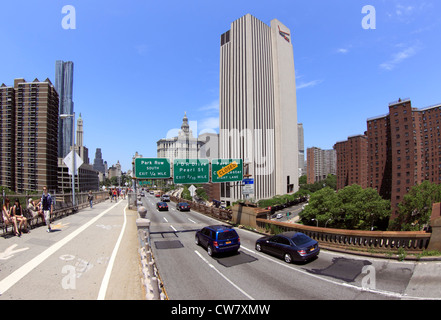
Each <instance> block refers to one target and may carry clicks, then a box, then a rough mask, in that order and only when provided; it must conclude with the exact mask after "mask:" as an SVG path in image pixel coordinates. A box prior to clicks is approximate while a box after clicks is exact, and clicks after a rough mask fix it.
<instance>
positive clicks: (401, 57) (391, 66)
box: [380, 46, 418, 71]
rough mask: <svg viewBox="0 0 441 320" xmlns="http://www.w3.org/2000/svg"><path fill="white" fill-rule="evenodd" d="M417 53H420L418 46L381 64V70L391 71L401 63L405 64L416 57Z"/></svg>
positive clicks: (409, 48)
mask: <svg viewBox="0 0 441 320" xmlns="http://www.w3.org/2000/svg"><path fill="white" fill-rule="evenodd" d="M417 52H418V47H417V46H412V47H408V48H406V49H404V50H402V51H400V52H398V53H395V54H394V55H392V59H391V60H389V61H386V62H384V63H382V64H380V68H382V69H384V70H387V71H391V70H393V69H394V68H395V67H396V66H397V65H398V64H400V63H402V62H404V61H405V60H407V59H409V58H411V57H413V56H414V55H416V53H417Z"/></svg>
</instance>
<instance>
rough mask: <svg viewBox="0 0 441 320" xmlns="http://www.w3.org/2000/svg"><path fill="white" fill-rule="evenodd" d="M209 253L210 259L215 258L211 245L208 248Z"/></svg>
mask: <svg viewBox="0 0 441 320" xmlns="http://www.w3.org/2000/svg"><path fill="white" fill-rule="evenodd" d="M207 253H208V255H209V256H210V257H211V256H213V248H212V247H211V246H210V245H209V246H208V247H207Z"/></svg>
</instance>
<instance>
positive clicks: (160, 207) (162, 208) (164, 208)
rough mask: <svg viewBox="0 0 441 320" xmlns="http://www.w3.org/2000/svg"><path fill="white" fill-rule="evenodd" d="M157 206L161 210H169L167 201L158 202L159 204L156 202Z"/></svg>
mask: <svg viewBox="0 0 441 320" xmlns="http://www.w3.org/2000/svg"><path fill="white" fill-rule="evenodd" d="M156 208H157V209H158V210H159V211H163V210H166V211H168V205H167V203H165V202H162V201H161V202H158V203H157V204H156Z"/></svg>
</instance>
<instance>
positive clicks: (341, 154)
mask: <svg viewBox="0 0 441 320" xmlns="http://www.w3.org/2000/svg"><path fill="white" fill-rule="evenodd" d="M440 121H441V104H440V105H435V106H432V107H428V108H424V109H416V108H412V105H411V101H410V99H405V100H401V99H400V100H398V101H397V102H393V103H390V104H389V114H387V115H384V116H379V117H375V118H370V119H368V120H367V132H366V133H365V136H358V137H360V138H359V139H362V138H361V137H365V139H366V144H367V145H366V156H367V157H366V161H365V162H363V161H364V160H363V159H361V157H358V158H357V157H356V156H357V148H356V147H355V148H354V145H355V144H356V142H352V145H351V144H350V140H353V139H354V138H352V139H351V138H349V139H348V141H345V142H340V143H337V144H336V145H335V146H334V148H335V149H336V151H337V189H338V190H339V189H342V188H344V187H345V186H347V185H350V184H355V183H357V182H355V181H357V179H356V176H354V175H355V174H354V173H353V172H352V170H353V169H356V168H357V167H358V168H359V170H360V172H359V177H360V178H361V179H359V180H358V181H360V183H358V184H360V185H361V186H362V187H363V188H365V187H372V188H374V189H376V190H377V191H378V193H379V194H380V195H381V196H382V197H383V198H384V199H390V200H391V206H392V214H393V216H392V218H394V216H395V215H396V213H397V207H398V204H399V203H400V202H401V201H402V200H403V198H404V196H405V195H406V193H407V192H408V191H409V190H410V188H411V187H412V186H414V185H418V184H420V183H422V182H423V181H424V180H428V181H430V182H433V183H438V184H439V183H441V132H440V126H441V124H440ZM348 145H349V146H348ZM358 150H359V149H358ZM358 156H360V153H359V154H358ZM349 160H351V161H352V162H351V161H349ZM354 161H355V162H354ZM363 163H364V164H365V165H363ZM349 166H350V167H349ZM349 170H351V171H349ZM365 175H366V180H365V181H363V179H364V178H363V177H364V176H365Z"/></svg>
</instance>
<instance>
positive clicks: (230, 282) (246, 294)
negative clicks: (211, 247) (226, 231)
mask: <svg viewBox="0 0 441 320" xmlns="http://www.w3.org/2000/svg"><path fill="white" fill-rule="evenodd" d="M194 252H195V253H196V254H197V255H198V256H199V258H201V259H202V261H204V262H205V263H206V264H208V266H209V267H210V268H212V269H213V270H214V271H216V272H217V273H218V274H219V275H220V276H221V277H222V278H224V279H225V280H226V281H227V282H228V283H229V284H231V285H232V286H233V287H235V288H236V289H237V290H239V291H240V292H241V293H242V294H243V295H245V296H246V297H247V298H248V299H250V300H255V299H254V298H253V297H252V296H250V295H249V294H248V293H246V292H245V291H244V290H242V289H241V288H240V287H239V286H237V285H236V284H235V283H234V282H233V281H231V280H230V279H228V278H227V277H226V276H224V275H223V274H222V272H220V271H219V270H217V269H216V268H215V266H213V265H212V264H211V263H210V262H208V260H207V259H205V258H204V257H203V256H202V255H201V254H200V253H199V252H198V251H196V250H195V251H194Z"/></svg>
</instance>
